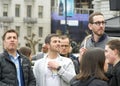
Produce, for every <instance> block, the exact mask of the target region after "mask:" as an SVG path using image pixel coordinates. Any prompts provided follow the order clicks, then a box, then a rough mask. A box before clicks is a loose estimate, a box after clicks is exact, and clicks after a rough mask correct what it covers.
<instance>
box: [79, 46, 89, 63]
mask: <svg viewBox="0 0 120 86" xmlns="http://www.w3.org/2000/svg"><path fill="white" fill-rule="evenodd" d="M86 50H87V49H86V48H84V47H82V48H80V50H79V61H80V60H81V57H82V55H83V54H84V53H85V52H86Z"/></svg>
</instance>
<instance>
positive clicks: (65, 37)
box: [60, 35, 71, 44]
mask: <svg viewBox="0 0 120 86" xmlns="http://www.w3.org/2000/svg"><path fill="white" fill-rule="evenodd" d="M60 39H68V40H69V44H71V40H70V38H69V37H68V36H67V35H61V36H60Z"/></svg>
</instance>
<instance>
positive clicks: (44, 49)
mask: <svg viewBox="0 0 120 86" xmlns="http://www.w3.org/2000/svg"><path fill="white" fill-rule="evenodd" d="M41 51H42V52H43V53H47V52H48V47H47V45H46V44H43V46H42V49H41Z"/></svg>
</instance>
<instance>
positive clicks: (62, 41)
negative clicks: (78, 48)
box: [60, 38, 69, 44]
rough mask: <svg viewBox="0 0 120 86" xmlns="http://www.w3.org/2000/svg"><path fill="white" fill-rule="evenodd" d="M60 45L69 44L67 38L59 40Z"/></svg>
mask: <svg viewBox="0 0 120 86" xmlns="http://www.w3.org/2000/svg"><path fill="white" fill-rule="evenodd" d="M60 43H61V44H69V39H68V38H65V39H60Z"/></svg>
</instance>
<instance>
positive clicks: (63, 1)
mask: <svg viewBox="0 0 120 86" xmlns="http://www.w3.org/2000/svg"><path fill="white" fill-rule="evenodd" d="M58 5H59V7H58V9H59V13H58V14H59V16H65V12H66V16H73V15H74V0H59V1H58ZM65 8H66V9H65Z"/></svg>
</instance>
